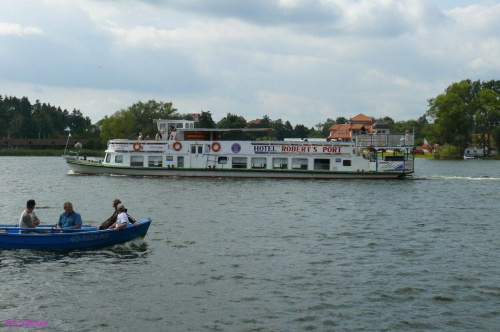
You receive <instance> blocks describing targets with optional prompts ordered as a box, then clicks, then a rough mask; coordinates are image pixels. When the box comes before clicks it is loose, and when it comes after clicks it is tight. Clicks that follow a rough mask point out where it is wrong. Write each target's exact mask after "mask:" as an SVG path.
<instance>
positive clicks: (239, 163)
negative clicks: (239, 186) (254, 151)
mask: <svg viewBox="0 0 500 332" xmlns="http://www.w3.org/2000/svg"><path fill="white" fill-rule="evenodd" d="M231 167H232V168H247V158H246V157H233V165H232V166H231Z"/></svg>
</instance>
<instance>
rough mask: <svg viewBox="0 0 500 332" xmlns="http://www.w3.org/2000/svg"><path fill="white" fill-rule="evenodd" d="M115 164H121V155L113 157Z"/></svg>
mask: <svg viewBox="0 0 500 332" xmlns="http://www.w3.org/2000/svg"><path fill="white" fill-rule="evenodd" d="M115 163H117V164H121V163H123V155H121V154H117V155H116V156H115Z"/></svg>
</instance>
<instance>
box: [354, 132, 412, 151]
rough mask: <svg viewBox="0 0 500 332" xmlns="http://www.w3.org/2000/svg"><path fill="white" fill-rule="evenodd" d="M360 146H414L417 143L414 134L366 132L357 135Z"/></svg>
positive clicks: (356, 138)
mask: <svg viewBox="0 0 500 332" xmlns="http://www.w3.org/2000/svg"><path fill="white" fill-rule="evenodd" d="M355 140H356V146H357V147H358V148H366V147H369V146H373V147H377V148H412V147H413V146H414V145H415V141H414V136H413V134H364V135H357V136H356V137H355Z"/></svg>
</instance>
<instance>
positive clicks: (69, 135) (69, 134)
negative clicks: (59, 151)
mask: <svg viewBox="0 0 500 332" xmlns="http://www.w3.org/2000/svg"><path fill="white" fill-rule="evenodd" d="M70 137H71V133H68V139H67V140H66V146H65V147H64V155H66V149H67V148H68V142H69V138H70Z"/></svg>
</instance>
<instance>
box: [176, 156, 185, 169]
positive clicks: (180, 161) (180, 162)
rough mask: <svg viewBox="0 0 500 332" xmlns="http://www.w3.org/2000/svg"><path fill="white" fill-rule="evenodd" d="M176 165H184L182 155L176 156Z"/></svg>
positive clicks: (180, 166)
mask: <svg viewBox="0 0 500 332" xmlns="http://www.w3.org/2000/svg"><path fill="white" fill-rule="evenodd" d="M177 167H179V168H182V167H184V157H177Z"/></svg>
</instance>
